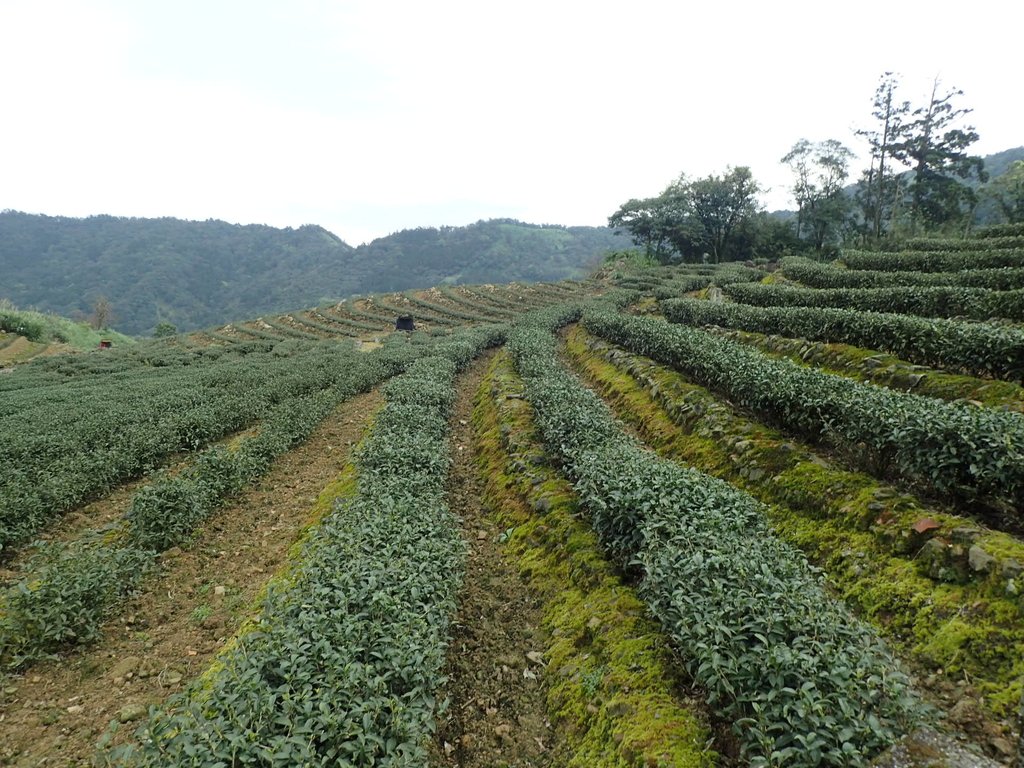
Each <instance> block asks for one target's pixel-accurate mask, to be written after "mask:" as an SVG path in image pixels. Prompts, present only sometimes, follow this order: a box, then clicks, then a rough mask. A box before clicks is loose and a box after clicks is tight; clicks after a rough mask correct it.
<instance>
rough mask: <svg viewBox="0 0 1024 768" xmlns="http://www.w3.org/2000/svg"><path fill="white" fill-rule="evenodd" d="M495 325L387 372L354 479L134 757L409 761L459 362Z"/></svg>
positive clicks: (127, 756)
mask: <svg viewBox="0 0 1024 768" xmlns="http://www.w3.org/2000/svg"><path fill="white" fill-rule="evenodd" d="M501 338H502V335H501V332H500V331H495V330H493V329H489V330H483V331H475V332H472V333H463V334H460V335H458V336H456V337H452V338H450V339H446V340H445V341H442V342H438V344H437V346H436V348H435V349H434V352H435V353H436V354H435V355H433V356H431V357H425V358H421V359H419V360H417V361H416V362H415V363H413V364H412V365H410V366H409V368H408V370H407V371H406V373H405V374H404V375H402V376H400V377H398V378H396V379H394V380H393V381H391V382H390V383H389V384H388V386H387V387H386V396H387V405H386V406H385V408H384V409H383V410H382V411H381V412H380V413H379V414H378V416H377V418H376V420H375V426H374V429H373V431H372V433H371V434H370V436H369V437H368V438H367V439H366V440H365V441H364V442H363V443H362V445H361V448H360V451H359V454H358V459H357V463H358V468H359V480H358V490H357V492H356V493H355V494H354V495H353V496H351V497H348V498H345V499H343V500H339V502H338V504H337V506H336V509H335V510H334V512H333V513H332V514H331V515H329V516H328V517H327V518H325V519H324V520H323V521H322V522H321V524H320V526H319V527H318V528H317V529H316V530H315V531H314V532H313V534H312V536H311V538H310V540H309V542H308V543H307V545H306V547H305V548H304V550H303V553H302V558H301V560H300V562H298V563H297V564H296V565H295V568H294V570H293V572H292V573H290V574H289V576H288V578H287V580H282V582H280V583H277V584H276V585H274V586H273V587H272V588H271V589H270V590H269V591H268V594H267V597H266V600H265V602H264V605H263V611H262V615H261V616H260V618H259V619H258V621H257V622H256V625H255V626H254V629H253V631H251V632H248V633H245V634H243V635H241V636H240V637H239V639H238V641H237V643H236V644H235V645H234V646H232V647H231V648H230V649H229V650H227V651H225V652H224V653H223V654H222V655H221V658H220V664H219V665H218V666H217V667H215V668H214V670H213V671H211V673H210V674H209V675H208V676H207V678H206V679H204V680H202V681H201V682H200V683H199V684H197V685H195V686H193V687H192V688H191V689H190V690H189V691H188V692H186V694H185V695H183V696H180V697H178V698H176V699H174V700H172V701H170V702H169V703H168V704H167V705H165V706H164V707H163V708H162V709H161V710H158V711H156V712H155V713H154V714H153V715H152V716H151V717H150V719H149V721H148V722H147V723H146V725H145V726H143V728H142V729H141V731H140V734H139V735H140V738H141V745H140V747H139V748H138V749H137V750H136V751H134V752H131V751H130V750H121V751H119V752H118V753H116V754H115V755H113V756H112V757H113V759H115V760H119V761H121V762H122V763H128V764H135V765H174V766H179V765H217V764H224V765H227V764H239V765H242V764H260V765H267V766H294V765H339V764H342V765H351V766H371V765H372V766H379V765H388V766H409V768H412V766H418V765H423V764H425V762H426V758H427V753H426V750H425V742H426V739H427V738H428V737H429V734H430V733H431V732H432V730H433V728H434V721H435V718H436V717H437V715H438V713H439V708H440V706H441V705H440V703H439V702H438V701H437V700H436V698H435V693H434V692H435V690H436V689H437V687H438V685H439V684H440V682H441V680H442V678H441V666H442V664H443V661H444V653H445V649H446V646H447V643H448V629H449V622H450V617H451V615H452V614H453V612H454V607H455V596H456V593H457V591H458V588H459V585H460V583H461V574H462V569H463V559H464V544H463V542H462V539H461V536H460V534H459V526H458V521H457V520H456V519H455V518H454V517H453V516H452V514H451V512H450V511H449V510H448V508H447V505H446V504H445V501H444V484H445V480H446V477H447V471H448V466H449V462H450V457H449V453H448V446H447V445H446V441H445V437H446V433H447V422H448V417H449V413H450V408H451V404H452V402H453V401H454V397H455V391H454V389H453V386H452V383H453V379H454V376H455V372H456V370H457V369H459V368H461V367H464V366H465V365H466V364H468V362H469V361H470V360H471V359H472V358H473V356H474V355H475V354H476V353H477V352H479V351H480V350H481V349H482V348H483V347H485V346H488V345H491V344H494V343H496V342H498V341H500V340H501Z"/></svg>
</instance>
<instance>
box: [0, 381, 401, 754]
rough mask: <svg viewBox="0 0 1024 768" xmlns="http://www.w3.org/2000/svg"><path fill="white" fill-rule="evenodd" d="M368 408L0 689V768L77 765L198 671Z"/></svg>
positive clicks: (337, 464) (285, 465)
mask: <svg viewBox="0 0 1024 768" xmlns="http://www.w3.org/2000/svg"><path fill="white" fill-rule="evenodd" d="M380 402H381V396H380V394H379V392H378V391H376V390H375V391H373V392H371V393H368V394H364V395H359V396H357V397H354V398H352V399H351V400H349V401H347V402H346V403H343V404H342V405H341V406H339V407H338V409H337V410H336V411H335V412H334V413H333V414H332V416H330V417H328V419H326V420H325V421H324V423H323V424H321V425H320V427H318V428H317V430H316V431H315V432H314V433H313V434H312V435H311V436H310V438H309V439H308V440H307V441H306V442H304V443H303V444H302V445H300V446H298V447H297V448H295V449H294V450H293V451H291V452H289V453H287V454H285V455H284V456H281V457H280V458H278V459H277V460H276V461H275V463H274V465H273V467H272V468H271V470H270V472H268V473H267V474H266V475H265V476H264V477H263V479H262V480H261V481H260V483H259V484H258V485H256V486H254V487H253V488H252V489H250V490H249V491H247V492H245V493H244V494H242V495H241V496H240V497H239V498H238V499H236V500H235V501H234V502H232V503H231V504H230V505H228V506H225V507H224V508H222V509H221V510H220V511H219V512H218V513H216V514H215V515H214V516H213V517H212V518H210V520H209V521H208V522H207V524H206V525H205V526H204V528H203V530H202V531H201V532H200V533H199V534H198V535H197V536H196V538H195V543H194V544H192V545H190V546H189V547H187V548H175V549H172V550H169V551H168V552H166V553H165V554H164V555H163V556H162V557H161V563H160V566H161V567H160V572H159V573H158V574H157V575H156V576H154V577H152V578H150V579H148V580H147V581H146V583H145V585H144V587H143V591H142V593H141V594H139V595H138V596H137V597H136V598H134V599H132V600H131V601H130V602H129V603H128V604H127V605H125V606H124V609H123V610H122V611H121V612H120V614H119V616H118V617H117V618H116V619H113V620H112V621H110V622H109V623H108V625H107V626H106V627H105V631H104V639H103V641H102V642H101V643H99V644H97V645H95V646H92V647H89V648H87V649H82V650H79V651H77V652H73V653H70V654H68V655H67V657H66V658H63V659H61V660H58V661H54V662H47V663H43V664H39V665H36V666H35V667H32V668H30V669H29V670H28V671H27V672H26V673H25V674H24V675H21V676H17V677H8V678H6V679H4V680H2V681H0V765H12V766H40V765H46V766H73V765H74V766H77V765H89V764H90V761H91V758H92V756H93V754H94V752H95V744H96V741H97V739H98V738H99V737H100V736H102V735H103V734H104V733H105V732H106V731H107V730H108V727H110V725H111V724H112V723H115V724H118V726H119V727H118V732H117V733H116V734H115V736H114V743H117V742H118V741H122V740H124V738H125V736H126V735H129V734H130V733H131V732H132V731H133V730H134V727H135V725H136V722H135V721H137V720H140V719H142V718H143V717H144V716H145V712H146V708H147V707H148V706H149V705H151V704H157V703H159V702H161V701H163V700H164V699H165V698H166V697H167V696H168V695H171V694H173V693H176V692H178V691H180V690H181V689H182V688H183V687H185V686H186V685H187V684H188V682H189V681H190V680H191V679H192V678H193V677H195V676H196V675H197V674H199V673H200V672H202V670H203V669H204V668H205V667H206V666H207V665H208V663H209V662H210V660H211V658H212V656H213V655H214V654H215V653H216V652H217V650H218V649H219V648H220V647H221V646H222V645H223V644H224V642H225V641H226V640H227V638H229V637H230V636H231V634H232V633H233V631H234V630H235V628H236V627H237V625H238V624H239V622H240V621H241V620H242V619H244V618H245V613H246V611H247V610H248V609H249V607H250V606H251V605H252V603H253V600H254V598H255V597H256V595H257V594H258V592H259V590H260V589H261V587H262V586H263V584H264V583H265V582H266V581H267V579H269V578H270V577H271V576H272V575H273V574H274V573H275V572H276V571H277V570H279V569H280V568H281V567H282V566H283V565H284V563H285V561H286V560H287V556H288V549H289V547H290V546H291V545H292V544H293V543H294V542H295V540H296V538H297V537H298V536H299V534H300V532H301V530H302V528H303V526H304V525H306V524H307V522H308V517H309V513H310V509H311V507H312V506H313V504H314V502H315V501H316V499H317V496H318V495H319V493H320V492H321V490H322V489H323V488H324V487H325V486H327V485H328V484H329V483H330V482H331V481H332V480H333V479H334V478H335V477H336V476H337V475H338V474H339V473H340V472H341V471H342V469H343V468H344V466H345V465H346V463H347V462H348V458H349V450H350V448H351V447H352V446H353V444H354V443H356V442H357V441H358V440H359V438H360V437H361V436H362V432H363V429H364V427H365V425H366V421H367V418H368V417H369V416H370V414H371V413H372V412H373V411H374V410H375V409H376V408H377V406H378V405H379V404H380Z"/></svg>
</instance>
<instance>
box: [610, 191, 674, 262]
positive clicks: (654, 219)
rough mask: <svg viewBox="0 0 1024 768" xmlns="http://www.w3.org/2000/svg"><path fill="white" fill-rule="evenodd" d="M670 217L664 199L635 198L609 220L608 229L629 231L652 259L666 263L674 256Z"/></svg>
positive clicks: (624, 204)
mask: <svg viewBox="0 0 1024 768" xmlns="http://www.w3.org/2000/svg"><path fill="white" fill-rule="evenodd" d="M668 216H669V210H668V206H667V205H666V203H665V201H664V200H663V199H662V198H661V197H649V198H645V199H643V200H637V199H635V198H634V199H632V200H628V201H627V202H625V203H623V204H622V206H621V207H620V208H619V210H617V211H616V212H615V213H613V214H612V215H611V216H609V217H608V226H609V227H611V228H612V229H615V230H616V231H620V230H623V229H625V230H626V231H627V232H629V234H630V236H631V237H632V238H633V242H634V243H636V244H637V245H641V246H643V247H644V251H645V252H646V254H647V255H648V256H650V257H652V258H654V259H655V260H656V261H658V262H659V263H662V264H664V263H666V262H667V261H668V258H669V256H670V255H671V250H670V240H671V238H670V236H669V235H670V232H669V230H670V228H671V221H670V219H669V218H668Z"/></svg>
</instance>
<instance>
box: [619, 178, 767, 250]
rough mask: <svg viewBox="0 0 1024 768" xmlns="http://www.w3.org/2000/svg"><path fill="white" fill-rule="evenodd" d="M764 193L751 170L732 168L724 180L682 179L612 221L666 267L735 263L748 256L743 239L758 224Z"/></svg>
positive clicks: (621, 210)
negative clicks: (679, 263)
mask: <svg viewBox="0 0 1024 768" xmlns="http://www.w3.org/2000/svg"><path fill="white" fill-rule="evenodd" d="M760 191H761V188H760V186H759V185H758V184H757V182H756V181H754V178H753V176H752V175H751V173H750V169H749V168H747V167H745V166H740V167H738V168H729V169H728V170H727V171H726V173H725V174H724V175H722V176H716V175H710V176H707V177H704V178H701V179H695V180H690V179H687V178H686V176H685V175H683V176H680V177H679V178H678V179H677V180H676V181H674V182H673V183H672V184H670V185H669V186H668V187H667V188H666V189H665V191H664V192H662V193H661V195H659V196H658V197H655V198H648V199H646V200H629V201H628V202H626V203H624V204H623V205H622V206H621V207H620V208H619V210H618V211H616V212H615V213H613V214H612V215H611V216H609V217H608V226H609V227H612V228H613V229H616V230H618V229H625V230H627V231H628V232H629V233H630V235H631V236H632V237H633V242H634V243H636V244H637V245H642V246H644V249H645V252H646V253H647V255H648V256H649V257H651V258H652V259H654V260H655V261H657V262H658V263H661V264H667V263H670V262H672V261H676V260H680V259H681V260H682V261H686V262H697V261H708V260H710V261H712V262H714V263H716V264H717V263H719V262H722V261H734V260H736V259H739V258H741V257H742V256H744V255H745V253H746V251H745V249H744V248H743V245H745V243H744V240H743V237H742V236H741V235H743V234H748V233H745V232H744V230H745V228H748V227H749V225H751V223H752V222H754V221H755V220H756V217H757V213H758V205H757V202H756V199H755V196H756V195H757V193H758V192H760Z"/></svg>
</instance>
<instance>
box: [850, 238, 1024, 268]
mask: <svg viewBox="0 0 1024 768" xmlns="http://www.w3.org/2000/svg"><path fill="white" fill-rule="evenodd" d="M992 239H1001V238H992ZM917 242H918V243H920V244H922V245H928V246H936V245H952V244H954V243H955V244H958V245H959V244H961V243H964V244H967V249H960V248H949V249H948V250H922V249H915V250H908V251H856V250H844V251H843V253H842V261H843V263H845V264H846V266H848V267H849V268H850V269H858V270H861V269H863V270H879V271H883V272H961V271H964V270H968V269H1000V268H1013V269H1019V268H1022V267H1024V248H991V249H985V248H980V249H979V248H977V245H978V243H979V242H982V241H980V240H979V241H973V240H972V241H966V240H955V241H935V240H928V241H917ZM971 244H973V246H974V248H972V247H971Z"/></svg>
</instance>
